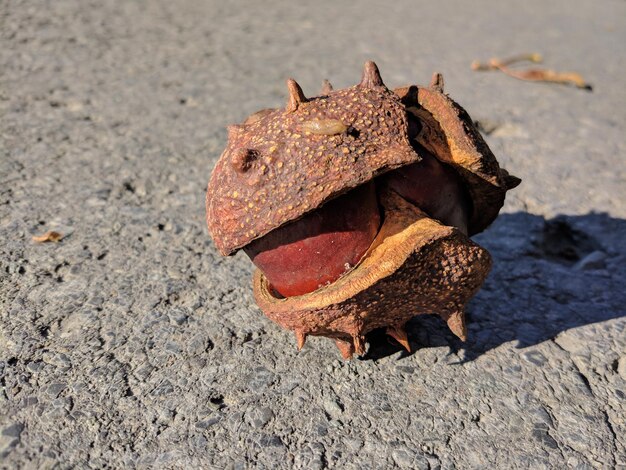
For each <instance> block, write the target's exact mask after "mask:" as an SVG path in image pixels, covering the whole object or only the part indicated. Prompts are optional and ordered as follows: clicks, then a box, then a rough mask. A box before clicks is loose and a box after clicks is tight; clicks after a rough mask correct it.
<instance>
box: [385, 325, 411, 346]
mask: <svg viewBox="0 0 626 470" xmlns="http://www.w3.org/2000/svg"><path fill="white" fill-rule="evenodd" d="M387 334H388V335H389V336H391V337H392V338H393V339H395V340H396V341H397V342H398V343H400V344H401V345H402V347H403V348H404V349H406V350H407V352H408V353H410V352H411V345H410V344H409V338H407V336H406V331H405V330H404V326H396V327H392V326H390V327H389V328H387Z"/></svg>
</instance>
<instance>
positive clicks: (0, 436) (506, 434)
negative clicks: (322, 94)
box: [0, 0, 626, 470]
mask: <svg viewBox="0 0 626 470" xmlns="http://www.w3.org/2000/svg"><path fill="white" fill-rule="evenodd" d="M448 5H449V3H447V2H421V3H420V5H419V8H416V4H415V2H414V1H409V0H396V1H394V2H379V1H376V2H374V1H370V0H364V1H362V2H358V3H357V2H352V3H351V2H337V1H328V0H319V1H317V2H310V3H306V4H305V3H303V2H293V1H283V2H257V1H255V2H252V1H250V2H248V3H247V4H245V5H244V6H242V2H224V1H219V2H218V1H207V0H181V1H177V2H172V1H171V0H167V1H166V0H152V1H149V2H148V1H143V2H142V1H137V2H129V1H127V0H110V1H106V2H102V1H98V2H88V1H84V0H55V1H54V2H48V1H45V2H44V1H41V2H39V1H30V0H29V1H19V0H15V1H10V2H6V1H5V2H0V43H1V44H2V47H0V116H1V118H0V468H2V469H3V470H4V469H11V470H13V469H47V468H48V469H50V468H78V469H83V468H94V469H102V468H114V469H119V468H139V469H148V468H168V469H177V470H178V469H185V468H208V469H224V468H226V469H233V470H234V469H245V468H271V469H293V468H296V469H307V470H310V469H322V468H341V469H347V470H357V469H358V470H363V469H379V468H389V469H396V468H400V469H420V470H428V469H431V470H436V469H441V470H452V469H479V468H505V469H528V468H536V469H553V468H557V469H560V468H577V469H581V470H591V469H614V468H620V466H622V467H623V466H624V465H626V447H625V446H626V423H625V422H624V416H625V415H626V401H625V397H626V317H625V315H626V312H625V311H624V306H625V305H626V291H625V290H624V285H626V185H625V184H624V178H625V176H626V175H625V174H624V170H623V165H624V163H623V156H624V155H626V140H625V139H624V138H623V133H624V129H626V112H625V110H626V93H625V89H624V77H625V76H626V70H625V69H626V64H625V63H624V52H623V48H624V46H623V44H624V43H626V23H625V21H626V20H625V19H626V3H624V2H622V1H617V0H615V1H614V0H599V1H598V2H589V1H575V2H572V1H571V0H567V1H566V0H555V1H552V2H546V1H543V0H541V1H539V0H528V1H526V2H516V3H515V4H513V3H512V2H502V1H500V0H493V1H485V0H477V1H474V2H456V4H455V8H454V9H450V8H449V6H448ZM529 26H530V27H529ZM521 44H524V45H525V47H528V49H529V51H534V50H537V51H538V52H542V53H543V54H544V56H545V57H546V61H548V63H549V66H551V67H553V68H555V69H561V70H575V71H577V72H580V73H581V74H582V75H583V76H584V77H585V78H586V79H588V80H589V81H591V82H592V83H593V85H594V91H593V93H585V92H583V91H580V90H576V89H572V88H568V87H561V86H550V85H541V84H529V83H524V82H519V81H515V80H513V79H508V78H507V77H505V76H502V75H499V74H495V73H493V74H491V73H484V74H479V73H476V72H473V71H471V70H470V68H469V64H470V62H471V61H472V60H473V59H488V58H489V57H491V56H492V55H495V56H505V55H508V54H510V53H517V52H524V51H523V50H520V49H519V48H520V47H521V46H520V45H521ZM367 59H374V60H376V61H377V63H378V65H379V66H380V67H381V70H382V71H383V72H384V78H385V81H386V83H387V85H388V86H389V87H393V86H400V85H403V84H406V83H415V82H417V83H427V82H428V78H429V75H430V72H431V71H433V70H440V71H442V72H443V73H444V74H445V77H446V90H447V91H448V92H449V93H450V95H451V96H453V97H454V98H455V99H456V100H458V101H459V102H460V103H462V104H463V106H464V107H465V108H466V109H467V110H468V111H469V113H470V114H471V116H472V117H473V118H474V119H477V120H479V121H481V123H482V124H483V127H482V128H483V129H484V130H485V132H487V134H485V140H486V141H487V142H488V144H489V146H490V147H491V148H492V149H493V151H494V153H496V155H497V156H498V160H499V161H500V163H501V164H502V165H503V166H504V167H505V168H507V169H509V170H510V171H511V173H513V174H515V175H518V176H520V177H522V178H524V183H523V184H522V185H520V186H519V187H518V188H517V189H516V190H515V191H512V192H511V193H509V195H510V197H507V200H506V202H505V205H504V207H503V213H501V214H500V216H499V217H498V219H497V220H496V221H495V222H494V223H493V224H492V225H491V226H490V227H489V229H487V230H486V231H485V232H483V233H481V234H480V235H477V236H476V237H475V240H476V241H477V242H478V243H479V244H480V245H481V246H483V247H485V248H486V249H487V250H489V252H490V253H491V255H492V257H493V259H494V266H493V270H492V272H491V273H490V274H489V276H488V277H487V280H486V281H485V284H484V286H483V288H482V289H481V290H480V291H479V292H478V294H477V295H476V296H475V297H474V298H473V299H472V301H470V303H469V304H468V306H467V314H468V317H469V320H468V326H467V328H468V340H467V342H466V343H463V344H462V343H461V342H460V341H458V340H457V339H456V338H455V337H454V335H453V334H452V333H450V332H449V331H448V330H447V329H446V328H445V326H444V325H442V321H441V319H439V318H437V317H433V316H430V315H421V316H418V317H416V318H415V319H414V320H411V321H410V322H409V323H408V325H407V329H408V333H409V338H410V345H411V348H412V349H413V350H415V351H416V353H415V354H412V355H409V354H407V353H406V352H404V350H403V349H402V347H401V346H399V345H397V343H395V341H393V340H391V341H389V339H388V337H387V335H385V334H384V332H382V333H379V332H374V333H373V334H371V335H369V336H368V337H367V342H368V344H369V349H368V353H367V355H366V357H365V358H364V359H363V360H354V361H342V360H341V359H340V358H339V357H337V354H336V351H335V346H334V345H333V343H332V342H331V341H329V340H326V339H323V338H317V337H312V338H309V339H308V340H307V344H306V346H305V347H304V348H303V349H302V351H300V352H297V350H296V348H295V347H294V341H293V335H292V334H291V333H290V332H288V331H285V330H283V329H281V328H278V327H276V325H274V324H273V323H272V322H271V321H270V320H268V319H267V318H266V317H265V316H264V315H262V314H261V312H260V311H259V309H258V308H257V307H256V306H255V302H254V298H253V295H252V289H250V286H249V284H248V282H249V279H250V276H251V275H252V265H251V263H250V261H249V260H248V259H247V257H246V256H245V255H243V254H238V255H236V256H234V257H233V258H230V259H226V258H223V257H222V256H221V255H220V254H219V253H218V252H217V250H216V249H215V247H214V245H213V244H212V242H211V241H210V239H209V237H208V234H207V230H206V224H205V211H204V209H203V203H204V197H205V191H206V183H207V181H206V179H207V174H208V172H209V171H210V170H211V168H212V167H213V166H214V164H215V159H214V158H215V157H216V156H217V155H219V153H220V152H221V151H222V150H223V149H224V147H225V145H226V139H227V136H226V131H225V127H226V125H227V124H229V123H232V122H242V121H243V120H244V119H245V117H246V116H248V115H249V114H251V113H253V112H255V111H257V110H259V109H262V108H267V107H271V106H276V104H277V103H283V100H284V96H285V87H284V79H285V77H289V76H292V75H294V74H297V75H296V78H298V79H299V80H300V83H301V84H302V86H303V88H304V89H305V90H307V92H308V93H310V94H314V93H312V92H309V90H313V91H317V90H319V88H320V85H321V84H320V78H321V77H328V78H332V79H333V84H334V85H335V86H336V87H337V88H341V87H345V86H350V85H352V84H354V83H355V81H356V80H357V79H358V74H359V71H360V69H361V67H362V65H363V62H364V61H365V60H367ZM338 64H341V66H339V65H338ZM559 215H560V216H559ZM557 216H559V217H558V218H556V219H555V217H557ZM47 230H57V231H59V232H62V233H64V234H65V238H64V239H63V240H62V241H61V242H60V243H49V244H43V245H39V244H34V243H32V242H31V239H30V237H31V236H32V235H39V234H41V233H44V232H46V231H47Z"/></svg>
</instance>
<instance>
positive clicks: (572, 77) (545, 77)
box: [471, 53, 592, 91]
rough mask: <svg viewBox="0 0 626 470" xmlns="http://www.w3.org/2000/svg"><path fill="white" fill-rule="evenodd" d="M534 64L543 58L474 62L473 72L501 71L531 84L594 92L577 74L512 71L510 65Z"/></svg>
mask: <svg viewBox="0 0 626 470" xmlns="http://www.w3.org/2000/svg"><path fill="white" fill-rule="evenodd" d="M524 61H529V62H534V63H541V62H542V61H543V57H542V56H541V54H538V53H531V54H520V55H517V56H513V57H509V58H507V59H498V58H492V59H489V61H488V62H487V63H482V62H479V61H476V60H475V61H474V62H472V66H471V67H472V70H475V71H486V70H499V71H501V72H503V73H505V74H507V75H508V76H510V77H513V78H517V79H518V80H524V81H529V82H548V83H561V84H565V85H574V86H576V87H577V88H582V89H584V90H589V91H591V90H592V86H591V84H589V83H588V82H586V81H585V79H583V77H582V76H581V75H580V74H579V73H576V72H557V71H555V70H551V69H537V68H532V69H524V70H519V69H512V68H510V67H509V65H512V64H515V63H518V62H524Z"/></svg>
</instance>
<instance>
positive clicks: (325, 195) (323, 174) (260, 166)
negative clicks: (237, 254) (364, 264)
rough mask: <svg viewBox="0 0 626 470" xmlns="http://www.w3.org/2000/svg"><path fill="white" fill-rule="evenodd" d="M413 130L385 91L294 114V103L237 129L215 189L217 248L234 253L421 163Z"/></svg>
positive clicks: (342, 97)
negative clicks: (382, 177)
mask: <svg viewBox="0 0 626 470" xmlns="http://www.w3.org/2000/svg"><path fill="white" fill-rule="evenodd" d="M292 86H294V85H292ZM295 86H296V87H297V85H295ZM248 121H250V119H248ZM329 121H330V123H329ZM320 122H322V123H328V124H327V126H326V127H327V129H324V125H323V124H322V125H319V123H320ZM341 124H343V125H344V126H346V127H342V126H341ZM316 130H318V131H321V132H324V133H319V132H316ZM311 131H313V132H311ZM407 131H408V124H407V118H406V113H405V111H404V107H403V106H402V104H401V103H400V100H399V99H398V97H397V96H396V95H395V94H394V93H393V92H391V91H389V90H388V89H387V88H386V87H385V86H380V85H377V84H374V85H373V87H372V88H368V87H365V86H363V85H356V86H353V87H350V88H346V89H343V90H337V91H333V92H330V93H328V95H325V96H319V97H315V98H312V99H310V100H308V101H303V102H300V103H299V104H298V105H297V106H296V105H294V106H293V109H292V108H290V107H289V103H288V106H287V108H286V109H279V110H272V111H269V112H265V113H263V114H261V115H260V116H259V115H257V118H255V119H252V122H249V123H248V124H243V125H238V126H230V127H229V138H228V146H227V148H226V150H225V151H224V153H223V154H222V156H221V157H220V160H219V161H218V163H217V165H216V167H215V169H214V170H213V173H212V175H211V181H210V182H209V187H208V190H207V200H206V206H207V221H208V225H209V230H210V231H211V234H212V236H213V239H214V240H215V244H216V246H217V247H218V249H219V250H220V251H221V252H222V253H224V254H231V253H233V252H234V251H235V250H237V249H238V248H241V247H242V246H244V245H247V244H248V243H250V242H251V241H252V240H254V239H256V238H259V237H261V236H263V235H265V234H266V233H268V232H269V231H271V230H273V229H275V228H278V227H280V226H281V225H283V224H285V223H287V222H291V221H293V220H295V219H297V218H298V217H301V216H302V215H303V214H305V213H307V212H309V211H311V210H313V209H315V208H317V207H319V206H320V205H322V204H323V203H324V202H325V201H327V200H329V199H331V198H333V197H336V196H338V195H339V194H342V193H344V192H346V191H348V190H350V189H352V188H354V187H356V186H358V185H360V184H362V183H365V182H367V181H370V180H371V179H372V178H374V177H375V176H376V175H378V174H380V173H383V172H385V171H388V170H390V169H393V168H397V167H399V166H403V165H406V164H409V163H413V162H416V161H418V160H419V157H418V155H417V154H416V153H415V151H414V150H413V149H412V148H411V145H410V144H409V140H408V133H407ZM314 132H315V133H314ZM329 133H330V135H329ZM242 154H243V155H242ZM242 159H243V160H246V161H245V163H243V165H242V163H241V160H242ZM233 160H235V161H233Z"/></svg>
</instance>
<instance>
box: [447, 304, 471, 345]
mask: <svg viewBox="0 0 626 470" xmlns="http://www.w3.org/2000/svg"><path fill="white" fill-rule="evenodd" d="M446 322H447V323H448V328H450V331H452V333H454V334H455V335H456V336H457V337H458V338H459V339H460V340H461V341H463V342H465V341H467V328H466V327H465V314H464V313H463V311H461V310H459V311H457V312H454V313H452V315H450V316H449V317H448V319H447V320H446Z"/></svg>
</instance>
